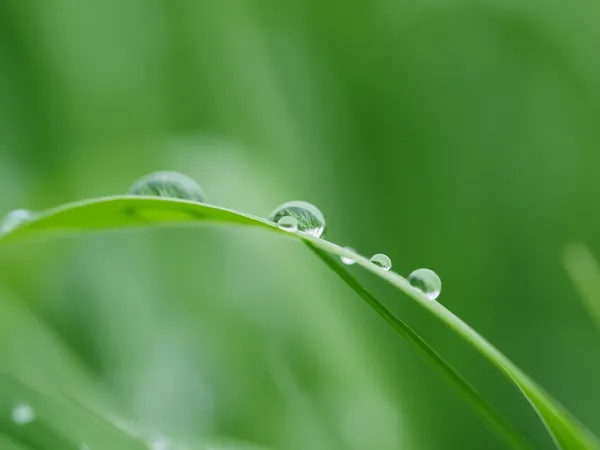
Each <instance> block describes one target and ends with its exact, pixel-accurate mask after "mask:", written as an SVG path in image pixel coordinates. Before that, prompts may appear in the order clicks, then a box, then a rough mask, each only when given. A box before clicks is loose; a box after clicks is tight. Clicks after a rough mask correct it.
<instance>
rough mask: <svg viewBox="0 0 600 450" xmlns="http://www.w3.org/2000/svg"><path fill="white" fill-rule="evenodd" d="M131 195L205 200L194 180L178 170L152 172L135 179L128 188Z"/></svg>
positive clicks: (196, 200) (202, 192)
mask: <svg viewBox="0 0 600 450" xmlns="http://www.w3.org/2000/svg"><path fill="white" fill-rule="evenodd" d="M129 194H131V195H150V196H153V197H170V198H180V199H182V200H192V201H195V202H205V201H206V195H204V191H203V190H202V188H201V187H200V185H199V184H198V183H196V181H195V180H194V179H192V178H190V177H188V176H187V175H184V174H182V173H179V172H168V171H162V172H154V173H151V174H149V175H146V176H145V177H142V178H140V179H139V180H137V181H136V182H135V183H133V185H132V186H131V188H130V189H129Z"/></svg>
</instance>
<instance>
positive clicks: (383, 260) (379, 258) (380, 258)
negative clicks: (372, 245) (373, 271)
mask: <svg viewBox="0 0 600 450" xmlns="http://www.w3.org/2000/svg"><path fill="white" fill-rule="evenodd" d="M371 262H372V263H373V264H375V265H376V266H379V267H381V268H382V269H383V270H385V271H386V272H387V271H388V270H390V269H391V268H392V260H391V259H390V258H389V256H387V255H384V254H383V253H377V254H376V255H373V256H371Z"/></svg>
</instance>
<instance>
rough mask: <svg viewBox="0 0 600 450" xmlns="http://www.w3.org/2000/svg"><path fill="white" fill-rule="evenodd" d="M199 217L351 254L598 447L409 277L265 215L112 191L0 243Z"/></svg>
mask: <svg viewBox="0 0 600 450" xmlns="http://www.w3.org/2000/svg"><path fill="white" fill-rule="evenodd" d="M198 222H207V223H208V222H217V223H229V224H238V225H249V226H258V227H263V228H267V229H270V230H271V231H273V232H276V233H280V234H287V235H288V236H290V237H295V238H299V239H303V240H304V241H307V242H310V243H311V244H313V245H314V246H315V247H317V248H319V249H321V250H324V251H326V252H329V253H333V254H336V255H337V256H345V257H348V258H351V259H353V260H354V261H356V263H357V264H359V265H360V266H362V267H363V268H365V269H367V270H368V271H370V272H372V273H374V274H375V275H377V276H379V277H380V278H382V279H384V280H386V281H387V282H388V283H390V284H392V285H393V286H394V287H396V288H397V289H399V290H400V291H402V292H404V293H405V294H406V295H408V296H409V297H411V298H412V299H413V300H415V301H416V302H417V303H419V304H420V305H421V306H422V307H424V308H425V309H426V310H428V311H429V312H430V313H432V314H433V315H434V316H436V317H437V318H438V319H439V320H441V321H442V322H443V323H445V324H446V325H447V326H448V327H449V328H450V329H451V330H453V331H454V332H455V333H457V334H458V335H459V336H461V337H462V338H463V339H464V340H465V341H466V342H468V343H469V344H470V345H471V346H472V347H473V348H475V349H476V350H477V351H478V352H479V353H481V354H482V355H483V356H484V357H485V358H486V359H487V360H488V361H490V362H491V363H492V364H493V365H494V366H495V367H496V368H498V369H499V370H500V371H501V373H503V374H504V375H505V376H506V377H507V378H508V379H509V380H511V381H513V382H514V383H515V384H516V385H517V386H518V387H519V389H520V390H521V391H522V392H523V394H524V395H525V396H526V398H527V399H528V400H529V402H530V403H531V405H532V406H533V407H534V408H535V409H536V410H537V411H536V412H537V413H538V414H539V416H540V418H541V419H542V421H543V422H544V423H545V425H546V427H547V428H548V430H549V431H550V432H551V434H552V435H553V437H554V438H555V440H556V442H557V443H558V444H559V445H560V446H561V447H562V448H564V449H569V450H570V449H573V450H578V449H582V450H584V449H598V450H600V442H599V441H598V440H597V438H596V437H595V436H594V435H593V434H591V433H590V432H589V431H588V430H587V429H586V428H585V427H584V426H582V425H581V424H580V423H579V422H578V421H577V420H576V419H575V418H573V417H572V416H571V415H570V414H569V413H568V412H567V411H566V410H565V409H564V407H562V405H560V404H559V403H558V402H557V401H556V400H554V399H553V398H552V397H551V396H550V395H549V394H548V393H546V392H545V391H544V390H543V389H542V388H541V387H540V386H539V385H537V384H536V383H535V382H534V381H533V380H532V379H531V378H530V377H529V376H527V375H526V374H525V373H524V372H523V371H522V370H520V369H519V368H518V367H517V366H516V365H515V364H513V363H512V362H511V361H510V360H509V359H508V358H507V357H506V356H504V355H503V354H502V353H501V352H500V351H499V350H498V349H496V348H495V347H494V346H493V345H492V344H490V343H489V342H488V341H487V340H486V339H485V338H483V337H482V336H481V335H480V334H478V333H477V332H476V331H475V330H473V329H472V328H471V327H470V326H469V325H467V324H466V323H465V322H463V321H462V320H461V319H459V318H458V317H457V316H455V315H454V314H453V313H452V312H450V311H449V310H448V309H446V308H445V307H444V306H443V305H441V304H440V303H438V302H435V301H432V300H430V299H429V298H427V297H426V296H425V295H423V294H422V293H420V292H419V291H417V290H416V289H414V288H412V286H411V285H410V284H409V283H408V281H407V280H406V279H404V278H403V277H401V276H400V275H398V274H396V273H394V272H386V271H384V270H382V269H381V268H380V267H377V266H375V265H374V264H372V263H371V262H370V261H369V260H367V259H366V258H364V257H362V256H360V255H358V254H356V253H353V252H351V251H348V250H346V249H344V248H342V247H340V246H338V245H336V244H333V243H331V242H328V241H326V240H324V239H319V238H315V237H314V236H311V235H309V234H306V233H289V232H286V231H282V230H279V229H278V228H277V227H276V226H275V225H274V224H272V223H270V222H268V221H266V220H265V219H262V218H259V217H256V216H252V215H249V214H245V213H240V212H237V211H233V210H230V209H226V208H220V207H217V206H211V205H207V204H203V203H194V202H189V201H185V200H176V199H165V198H156V197H155V198H152V197H134V196H116V197H105V198H100V199H92V200H86V201H82V202H77V203H72V204H68V205H65V206H62V207H59V208H56V209H53V210H49V211H47V212H45V213H43V214H41V215H39V216H38V217H37V218H36V219H35V220H33V221H31V222H29V223H27V224H24V225H23V226H20V227H18V228H16V229H15V230H13V231H11V232H9V233H6V234H4V235H2V236H0V244H2V243H8V242H11V241H12V242H16V241H18V240H22V239H26V238H29V237H32V236H43V235H50V234H55V235H56V234H59V235H60V234H63V235H64V234H67V235H68V234H79V233H83V232H88V231H93V230H107V229H116V228H128V227H135V226H138V227H139V226H144V225H151V224H174V223H175V224H193V223H198Z"/></svg>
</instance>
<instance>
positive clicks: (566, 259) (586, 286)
mask: <svg viewBox="0 0 600 450" xmlns="http://www.w3.org/2000/svg"><path fill="white" fill-rule="evenodd" d="M563 265H564V266H565V269H566V270H567V273H568V274H569V276H570V277H571V280H572V281H573V284H574V285H575V288H577V291H578V292H579V295H580V297H581V300H582V303H583V306H584V307H585V308H586V309H587V312H588V313H589V315H590V317H591V318H592V320H593V321H594V323H595V325H596V327H598V330H600V267H599V266H598V262H597V261H596V258H594V255H592V252H590V250H589V249H588V248H587V247H586V246H585V245H583V244H571V245H569V246H568V247H567V248H566V249H565V252H564V256H563Z"/></svg>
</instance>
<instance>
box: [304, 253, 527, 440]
mask: <svg viewBox="0 0 600 450" xmlns="http://www.w3.org/2000/svg"><path fill="white" fill-rule="evenodd" d="M307 245H308V247H309V248H310V249H311V250H312V251H313V252H314V253H315V254H316V255H317V256H318V257H319V258H321V260H323V262H324V263H325V264H327V266H329V267H330V268H331V269H332V270H333V271H334V272H336V273H337V274H338V275H339V276H340V278H342V280H344V281H345V282H346V284H347V285H348V286H350V287H351V288H352V289H353V290H354V291H355V292H356V293H357V294H358V295H359V296H360V297H361V298H362V299H363V300H364V301H365V302H366V303H367V304H368V305H369V306H370V307H371V308H373V309H374V310H375V312H376V313H377V314H379V316H380V317H381V318H382V319H383V320H385V321H386V322H387V323H388V325H390V326H391V327H392V328H393V329H394V330H395V331H396V332H397V333H398V334H399V335H400V336H402V337H403V338H404V339H405V340H406V341H407V342H408V343H409V344H410V345H411V346H412V348H413V349H414V350H415V351H416V352H417V353H418V354H419V356H421V357H422V358H423V359H424V360H425V361H426V362H427V363H428V364H429V365H430V366H431V367H432V368H433V369H434V370H436V371H437V372H438V373H439V374H440V375H441V376H442V377H443V378H444V379H445V380H446V381H448V382H449V383H450V384H451V385H452V386H453V387H454V389H456V390H457V391H458V393H459V394H460V395H461V396H462V397H463V398H464V399H465V401H466V402H467V403H468V404H469V405H470V406H471V407H472V408H473V409H474V410H475V411H476V412H478V413H479V414H481V416H482V417H483V419H484V420H485V422H486V423H487V424H488V425H489V426H490V428H491V429H492V431H494V432H495V433H496V435H497V436H498V437H499V438H500V439H502V440H504V441H505V442H506V443H507V444H508V445H510V448H515V449H517V448H519V449H529V448H532V447H531V444H530V443H529V442H527V440H526V439H525V438H524V437H523V436H521V434H520V433H519V432H518V431H517V430H515V429H514V428H513V427H512V426H511V425H510V424H509V423H508V422H507V421H506V420H505V419H504V418H503V417H502V416H501V415H500V414H498V413H497V412H496V410H495V409H494V408H493V407H492V406H491V405H489V404H488V402H487V401H486V400H485V399H484V398H483V397H482V396H481V394H479V392H477V390H476V389H475V388H474V387H473V386H471V384H470V383H469V382H468V381H466V380H465V379H464V378H463V377H462V376H461V375H460V374H459V373H458V372H457V371H456V370H455V369H454V368H453V367H452V366H451V365H450V364H449V363H448V362H446V360H444V358H442V357H441V356H440V355H439V354H438V353H437V352H436V351H435V350H434V349H433V348H431V347H430V346H429V344H427V342H425V341H424V340H423V339H422V338H421V337H420V336H419V335H418V334H417V333H416V332H415V331H414V330H413V329H412V328H410V327H409V326H408V325H407V324H406V323H405V322H404V321H402V320H401V319H400V318H399V317H398V316H396V315H395V314H394V313H393V312H392V311H390V310H389V308H387V307H386V306H385V305H384V304H383V303H382V302H380V301H379V300H377V298H376V297H374V296H373V295H372V294H371V293H370V292H369V291H367V290H366V289H365V288H364V287H363V286H362V285H361V284H360V283H359V282H358V281H357V280H356V279H355V278H354V277H353V276H352V275H351V274H350V273H349V272H348V271H347V270H346V269H344V268H343V267H341V266H340V265H339V264H338V263H337V262H336V261H334V260H333V258H332V257H331V256H330V255H329V254H328V253H326V252H324V251H323V250H321V249H319V248H317V247H315V246H314V245H312V244H311V243H307Z"/></svg>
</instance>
